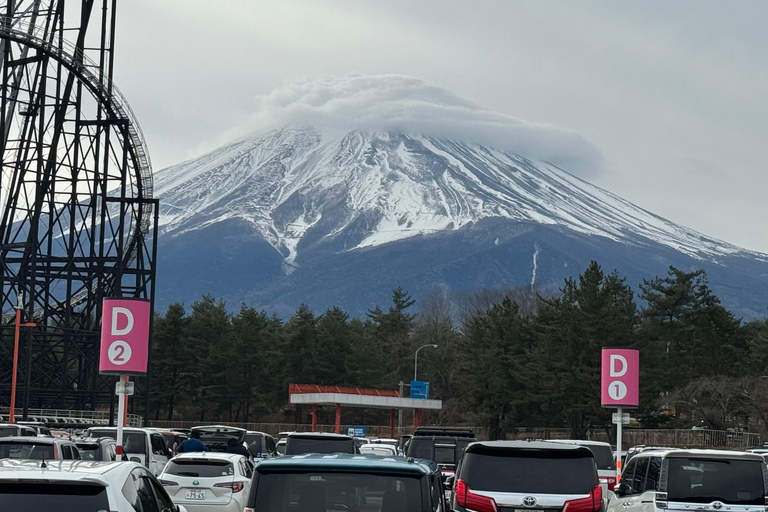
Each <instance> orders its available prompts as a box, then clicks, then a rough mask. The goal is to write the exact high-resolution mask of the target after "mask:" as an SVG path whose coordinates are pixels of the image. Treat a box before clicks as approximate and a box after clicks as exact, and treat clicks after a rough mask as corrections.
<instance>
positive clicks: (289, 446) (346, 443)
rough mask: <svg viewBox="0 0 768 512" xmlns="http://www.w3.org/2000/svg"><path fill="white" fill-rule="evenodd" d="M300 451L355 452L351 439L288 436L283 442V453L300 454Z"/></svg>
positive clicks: (353, 442)
mask: <svg viewBox="0 0 768 512" xmlns="http://www.w3.org/2000/svg"><path fill="white" fill-rule="evenodd" d="M302 453H355V441H354V440H353V439H332V438H329V439H320V438H311V437H289V438H288V440H287V441H286V444H285V454H286V455H301V454H302Z"/></svg>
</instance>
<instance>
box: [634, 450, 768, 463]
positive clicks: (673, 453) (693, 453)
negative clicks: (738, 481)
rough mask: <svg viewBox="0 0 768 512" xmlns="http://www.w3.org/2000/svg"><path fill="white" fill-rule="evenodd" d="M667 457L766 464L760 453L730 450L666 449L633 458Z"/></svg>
mask: <svg viewBox="0 0 768 512" xmlns="http://www.w3.org/2000/svg"><path fill="white" fill-rule="evenodd" d="M654 456H655V457H666V458H689V457H690V458H696V457H701V458H707V459H723V460H726V459H732V460H733V459H740V460H756V461H761V462H764V461H765V459H764V458H763V456H762V455H761V454H759V453H747V452H732V451H729V450H685V449H665V450H649V451H645V452H642V453H638V454H637V455H635V456H634V457H633V459H634V458H639V457H654Z"/></svg>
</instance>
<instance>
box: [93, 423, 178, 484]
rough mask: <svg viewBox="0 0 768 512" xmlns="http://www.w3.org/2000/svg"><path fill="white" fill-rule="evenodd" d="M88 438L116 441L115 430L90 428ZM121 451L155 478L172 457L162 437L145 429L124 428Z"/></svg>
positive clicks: (113, 428)
mask: <svg viewBox="0 0 768 512" xmlns="http://www.w3.org/2000/svg"><path fill="white" fill-rule="evenodd" d="M88 436H89V437H111V438H112V439H117V428H116V427H91V428H89V429H88ZM123 450H124V451H125V455H126V457H128V460H132V461H134V462H140V463H141V464H142V465H143V466H144V467H146V468H147V469H149V470H150V471H151V472H152V474H153V475H155V476H158V475H159V474H160V473H162V472H163V469H165V465H166V464H167V463H168V459H170V458H171V457H173V454H172V453H171V451H170V450H169V449H168V447H167V446H166V445H165V438H163V435H162V434H161V433H160V432H158V431H156V430H152V429H145V428H129V427H126V428H124V429H123Z"/></svg>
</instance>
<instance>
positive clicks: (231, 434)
mask: <svg viewBox="0 0 768 512" xmlns="http://www.w3.org/2000/svg"><path fill="white" fill-rule="evenodd" d="M195 433H197V434H198V435H199V436H200V437H199V439H200V441H201V442H202V443H203V444H204V445H205V446H207V447H208V448H209V449H210V450H211V451H212V452H226V451H227V447H228V445H229V442H230V440H233V439H234V440H235V442H236V443H237V444H239V445H242V446H243V450H244V451H245V450H246V449H247V446H246V445H245V444H244V443H245V433H246V430H245V429H244V428H238V427H229V426H227V425H206V426H202V427H192V434H190V435H193V434H195Z"/></svg>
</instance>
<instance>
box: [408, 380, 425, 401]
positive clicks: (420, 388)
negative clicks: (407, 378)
mask: <svg viewBox="0 0 768 512" xmlns="http://www.w3.org/2000/svg"><path fill="white" fill-rule="evenodd" d="M411 398H421V399H424V400H426V399H427V398H429V382H425V381H422V380H412V381H411Z"/></svg>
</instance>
